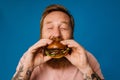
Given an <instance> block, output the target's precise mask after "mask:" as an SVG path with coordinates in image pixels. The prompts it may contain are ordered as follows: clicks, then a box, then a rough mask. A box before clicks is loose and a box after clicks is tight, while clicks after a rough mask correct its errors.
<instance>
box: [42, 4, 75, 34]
mask: <svg viewBox="0 0 120 80" xmlns="http://www.w3.org/2000/svg"><path fill="white" fill-rule="evenodd" d="M53 11H61V12H64V13H65V14H67V15H68V16H69V17H70V24H71V28H72V35H73V31H74V18H73V16H72V15H71V14H70V13H69V11H68V10H67V9H66V8H65V7H64V6H62V5H58V4H52V5H50V6H48V7H46V9H45V11H44V12H43V14H42V18H41V21H40V29H41V32H42V28H43V21H44V18H45V17H46V16H47V15H48V14H49V13H51V12H53ZM41 35H42V33H41Z"/></svg>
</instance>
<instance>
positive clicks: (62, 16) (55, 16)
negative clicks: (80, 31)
mask: <svg viewBox="0 0 120 80" xmlns="http://www.w3.org/2000/svg"><path fill="white" fill-rule="evenodd" d="M49 20H56V21H58V20H65V21H70V17H69V16H68V15H67V14H66V13H64V12H61V11H53V12H51V13H49V14H48V15H47V16H46V17H45V18H44V21H49Z"/></svg>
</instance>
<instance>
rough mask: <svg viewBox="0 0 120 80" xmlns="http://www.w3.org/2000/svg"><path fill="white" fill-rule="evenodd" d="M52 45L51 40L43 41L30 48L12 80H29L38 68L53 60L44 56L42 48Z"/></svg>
mask: <svg viewBox="0 0 120 80" xmlns="http://www.w3.org/2000/svg"><path fill="white" fill-rule="evenodd" d="M50 43H51V40H48V39H41V40H39V41H38V42H37V43H36V44H34V45H33V46H32V47H30V48H29V49H28V51H26V53H25V54H24V55H23V56H22V58H21V60H20V62H19V64H18V66H17V70H16V73H15V74H14V76H13V78H12V80H29V79H30V77H31V73H32V71H33V69H34V68H35V67H36V66H38V65H40V64H42V63H44V62H46V61H47V60H49V59H51V58H50V57H49V56H44V55H43V48H42V47H44V46H46V45H47V44H50Z"/></svg>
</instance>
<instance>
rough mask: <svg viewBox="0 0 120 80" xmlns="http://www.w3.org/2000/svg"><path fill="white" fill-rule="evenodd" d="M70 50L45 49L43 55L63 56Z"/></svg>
mask: <svg viewBox="0 0 120 80" xmlns="http://www.w3.org/2000/svg"><path fill="white" fill-rule="evenodd" d="M70 50H71V49H70V48H65V49H46V50H45V54H46V55H49V56H55V55H56V54H65V53H68V52H69V51H70Z"/></svg>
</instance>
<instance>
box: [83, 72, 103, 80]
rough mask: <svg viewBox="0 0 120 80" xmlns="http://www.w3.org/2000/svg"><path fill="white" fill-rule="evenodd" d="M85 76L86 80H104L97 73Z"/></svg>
mask: <svg viewBox="0 0 120 80" xmlns="http://www.w3.org/2000/svg"><path fill="white" fill-rule="evenodd" d="M84 76H85V79H84V80H102V79H101V78H100V77H99V76H98V75H97V73H95V72H94V73H93V74H91V76H87V75H84Z"/></svg>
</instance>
